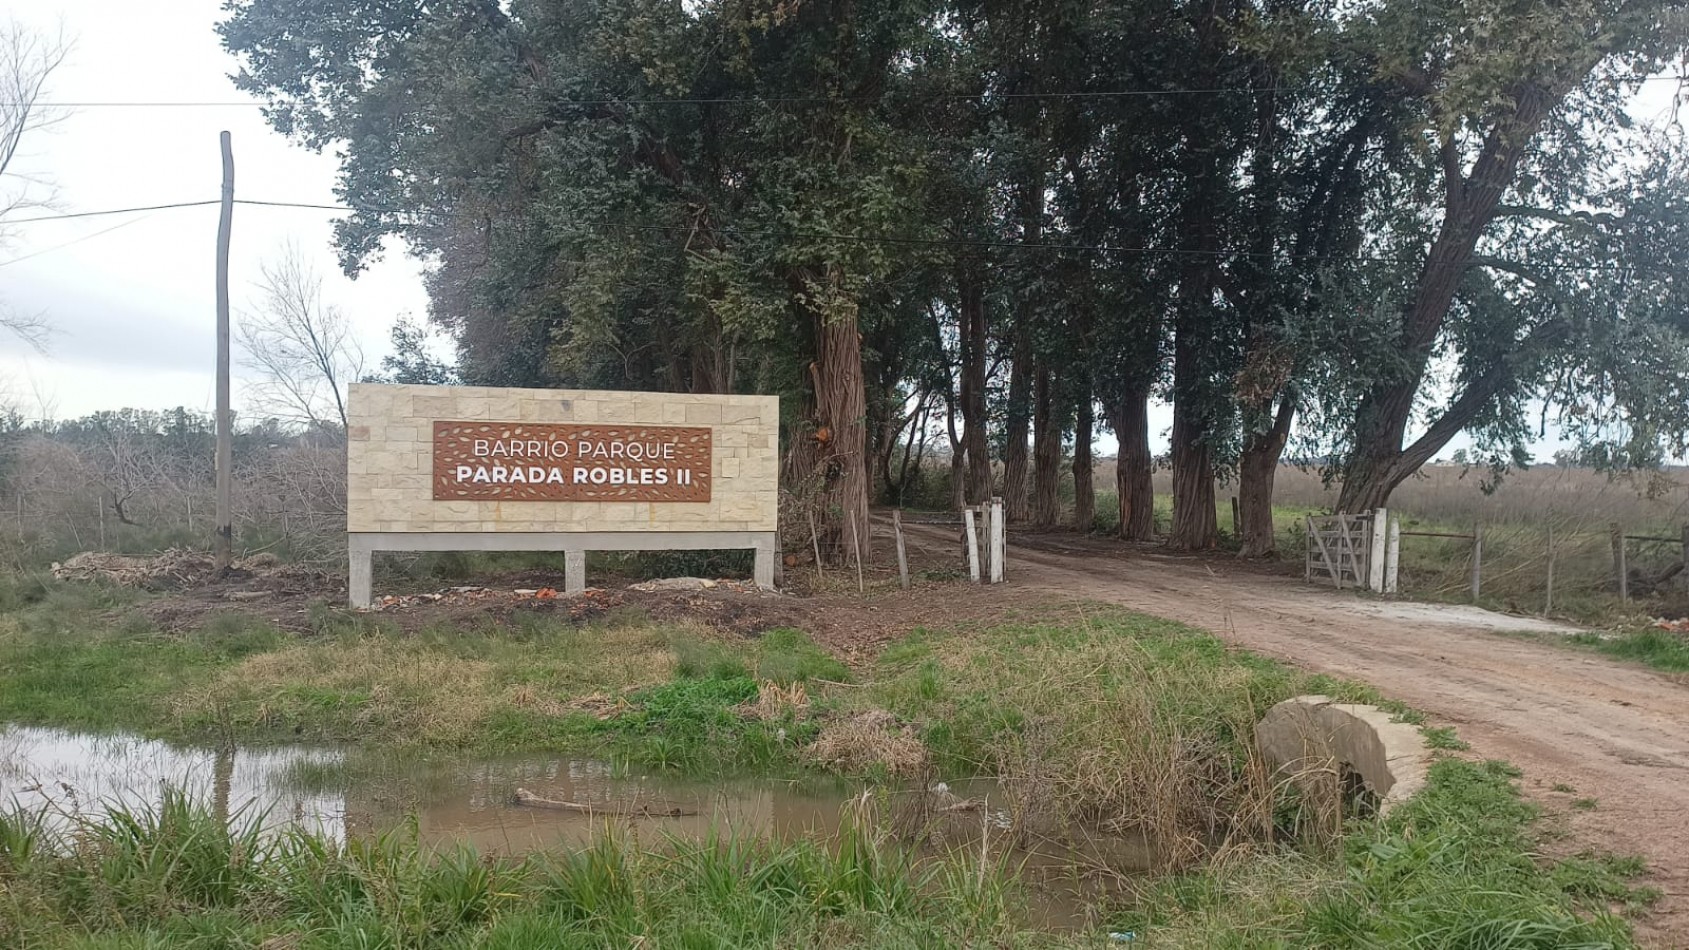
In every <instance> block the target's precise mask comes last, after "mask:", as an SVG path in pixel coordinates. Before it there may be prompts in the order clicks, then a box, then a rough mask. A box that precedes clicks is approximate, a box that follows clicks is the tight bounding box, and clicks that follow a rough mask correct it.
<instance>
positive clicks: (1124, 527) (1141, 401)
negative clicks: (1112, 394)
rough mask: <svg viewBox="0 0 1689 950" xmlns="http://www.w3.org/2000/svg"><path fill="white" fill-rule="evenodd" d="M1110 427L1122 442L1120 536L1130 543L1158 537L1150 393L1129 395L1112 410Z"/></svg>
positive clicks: (1117, 469)
mask: <svg viewBox="0 0 1689 950" xmlns="http://www.w3.org/2000/svg"><path fill="white" fill-rule="evenodd" d="M1109 425H1111V426H1113V427H1114V435H1115V437H1116V438H1117V439H1119V441H1120V453H1119V455H1117V456H1116V458H1115V466H1114V487H1115V491H1116V492H1117V493H1118V495H1119V498H1120V523H1119V531H1120V537H1121V538H1122V539H1124V540H1127V541H1150V540H1153V539H1154V538H1155V482H1154V479H1153V477H1152V475H1153V468H1154V464H1155V463H1154V457H1153V456H1151V455H1150V451H1149V390H1148V389H1147V388H1146V389H1142V390H1138V391H1136V392H1128V393H1127V394H1126V396H1125V398H1123V399H1121V400H1120V402H1119V403H1118V404H1116V405H1114V406H1113V407H1111V408H1110V410H1109Z"/></svg>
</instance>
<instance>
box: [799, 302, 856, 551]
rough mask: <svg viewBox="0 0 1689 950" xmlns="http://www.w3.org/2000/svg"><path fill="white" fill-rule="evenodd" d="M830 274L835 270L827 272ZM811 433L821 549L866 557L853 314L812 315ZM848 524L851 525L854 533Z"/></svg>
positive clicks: (851, 312)
mask: <svg viewBox="0 0 1689 950" xmlns="http://www.w3.org/2000/svg"><path fill="white" fill-rule="evenodd" d="M833 276H835V278H836V274H835V275H833ZM814 319H815V324H816V326H815V342H816V358H815V362H814V363H812V364H810V366H811V372H812V374H813V382H814V386H815V431H816V441H817V443H819V449H820V452H819V458H818V459H817V468H818V474H819V475H820V476H821V489H820V493H819V498H818V499H817V501H818V506H817V508H818V510H817V517H818V519H819V521H820V525H819V527H820V528H821V543H822V545H823V550H824V551H831V552H832V553H833V554H834V555H835V556H839V557H854V555H855V549H854V545H857V544H860V545H861V551H862V557H863V558H867V557H868V547H869V544H868V541H869V536H868V466H867V447H868V433H867V428H866V415H867V408H868V400H867V394H866V392H865V390H864V387H863V382H862V338H861V336H860V335H859V334H858V332H857V319H856V313H855V312H854V310H853V311H850V312H849V313H847V314H842V315H831V316H830V317H829V316H828V315H823V314H816V315H815V318H814ZM852 525H854V526H855V532H854V535H853V533H852Z"/></svg>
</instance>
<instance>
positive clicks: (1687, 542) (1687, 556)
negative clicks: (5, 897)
mask: <svg viewBox="0 0 1689 950" xmlns="http://www.w3.org/2000/svg"><path fill="white" fill-rule="evenodd" d="M19 523H22V519H21V518H20V519H19ZM1681 576H1682V578H1683V589H1684V590H1689V524H1686V525H1684V526H1683V570H1682V572H1681Z"/></svg>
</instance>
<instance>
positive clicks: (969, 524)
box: [962, 507, 979, 584]
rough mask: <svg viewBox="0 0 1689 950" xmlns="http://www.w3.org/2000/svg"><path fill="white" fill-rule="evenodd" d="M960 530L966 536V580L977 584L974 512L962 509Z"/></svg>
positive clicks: (977, 570) (977, 539)
mask: <svg viewBox="0 0 1689 950" xmlns="http://www.w3.org/2000/svg"><path fill="white" fill-rule="evenodd" d="M962 528H963V530H965V531H966V532H967V534H968V579H969V580H971V581H973V582H974V583H975V584H977V583H979V535H978V534H975V533H974V510H973V508H971V507H968V508H963V509H962Z"/></svg>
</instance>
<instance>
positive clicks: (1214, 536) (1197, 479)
mask: <svg viewBox="0 0 1689 950" xmlns="http://www.w3.org/2000/svg"><path fill="white" fill-rule="evenodd" d="M1191 415H1192V413H1191V412H1190V411H1188V410H1187V411H1184V412H1181V411H1180V409H1179V407H1178V406H1177V405H1175V406H1174V407H1173V530H1172V533H1171V534H1170V535H1169V536H1168V542H1167V543H1168V546H1169V547H1171V548H1172V549H1173V550H1175V551H1206V550H1208V549H1210V548H1212V547H1214V546H1215V545H1216V544H1218V543H1219V541H1220V526H1219V522H1218V521H1217V520H1216V519H1217V517H1218V516H1217V514H1216V512H1215V508H1214V451H1213V449H1211V448H1210V447H1209V446H1208V443H1207V442H1206V441H1203V438H1202V437H1203V435H1204V434H1205V433H1203V432H1202V430H1201V428H1200V427H1199V426H1198V425H1196V424H1195V423H1193V422H1192V420H1191Z"/></svg>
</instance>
